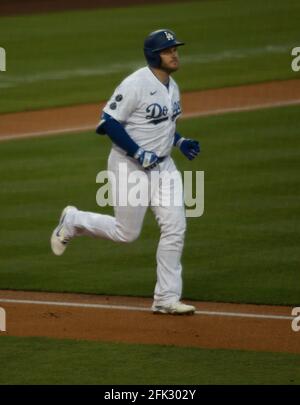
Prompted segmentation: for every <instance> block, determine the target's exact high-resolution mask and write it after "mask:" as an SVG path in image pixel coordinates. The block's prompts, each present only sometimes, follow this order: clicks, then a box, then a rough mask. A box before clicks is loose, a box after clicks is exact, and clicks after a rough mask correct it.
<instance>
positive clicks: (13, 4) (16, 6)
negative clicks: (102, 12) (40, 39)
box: [0, 0, 203, 16]
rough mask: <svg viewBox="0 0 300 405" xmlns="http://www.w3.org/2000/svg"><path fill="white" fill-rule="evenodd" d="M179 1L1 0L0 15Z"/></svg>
mask: <svg viewBox="0 0 300 405" xmlns="http://www.w3.org/2000/svg"><path fill="white" fill-rule="evenodd" d="M202 1H203V0H202ZM176 2H177V3H180V2H182V1H180V0H177V1H176V0H88V1H86V0H42V1H41V0H26V1H24V0H1V2H0V16H7V15H18V14H34V13H49V12H52V11H66V10H80V9H94V8H101V7H109V8H112V7H128V6H137V5H144V4H151V5H153V4H161V3H176Z"/></svg>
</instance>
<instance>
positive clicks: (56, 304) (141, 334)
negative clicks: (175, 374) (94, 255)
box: [0, 291, 300, 353]
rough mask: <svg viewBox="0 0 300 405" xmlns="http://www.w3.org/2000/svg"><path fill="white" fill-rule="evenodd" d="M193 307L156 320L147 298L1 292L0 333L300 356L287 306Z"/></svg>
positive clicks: (299, 340) (299, 339)
mask: <svg viewBox="0 0 300 405" xmlns="http://www.w3.org/2000/svg"><path fill="white" fill-rule="evenodd" d="M193 304H194V305H196V308H197V313H196V314H195V315H193V316H174V315H154V314H152V312H151V311H150V306H151V300H150V299H146V298H129V297H107V296H93V295H83V294H53V293H35V292H34V293H33V292H21V291H19V292H16V291H0V306H1V307H3V308H4V309H5V310H6V316H7V332H5V333H3V332H2V333H1V334H3V335H4V334H6V335H9V336H46V337H52V338H71V339H86V340H98V341H106V342H127V343H142V344H163V345H176V346H190V347H199V348H210V349H212V348H222V349H243V350H257V351H272V352H289V353H300V332H298V333H296V332H293V331H292V328H291V319H292V318H291V308H289V307H277V306H276V307H272V306H255V305H239V304H225V303H207V302H196V303H193Z"/></svg>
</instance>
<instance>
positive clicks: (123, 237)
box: [118, 231, 140, 243]
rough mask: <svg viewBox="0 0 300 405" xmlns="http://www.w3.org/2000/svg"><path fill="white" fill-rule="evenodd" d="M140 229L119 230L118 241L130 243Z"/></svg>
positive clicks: (136, 236)
mask: <svg viewBox="0 0 300 405" xmlns="http://www.w3.org/2000/svg"><path fill="white" fill-rule="evenodd" d="M139 236H140V231H130V232H119V234H118V241H119V242H121V243H132V242H134V241H135V240H137V239H138V237H139Z"/></svg>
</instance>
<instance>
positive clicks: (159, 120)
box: [148, 117, 169, 125]
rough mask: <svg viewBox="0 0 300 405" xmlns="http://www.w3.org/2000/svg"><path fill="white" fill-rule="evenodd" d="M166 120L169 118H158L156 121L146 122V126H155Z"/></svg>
mask: <svg viewBox="0 0 300 405" xmlns="http://www.w3.org/2000/svg"><path fill="white" fill-rule="evenodd" d="M168 119H169V117H164V118H158V119H157V120H152V121H148V124H154V125H157V124H159V123H160V122H163V121H168Z"/></svg>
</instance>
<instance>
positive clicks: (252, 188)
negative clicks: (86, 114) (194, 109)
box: [0, 0, 300, 385]
mask: <svg viewBox="0 0 300 405" xmlns="http://www.w3.org/2000/svg"><path fill="white" fill-rule="evenodd" d="M299 14H300V3H299V1H297V0H286V1H284V2H283V1H281V0H266V1H260V0H253V1H251V2H247V1H245V0H226V1H223V0H210V1H203V2H202V1H201V2H200V1H194V2H190V1H185V2H182V3H181V4H180V3H177V4H174V5H172V6H170V5H159V6H151V5H148V6H141V7H130V8H116V9H99V10H89V11H72V12H63V13H51V14H40V15H32V16H29V15H26V16H17V17H0V47H4V48H5V49H6V54H7V71H6V72H0V114H1V113H5V112H14V111H24V110H34V109H42V108H46V107H53V106H63V105H70V104H81V103H86V102H99V101H100V100H104V99H107V98H108V96H109V95H110V94H111V93H112V91H113V89H114V87H115V86H116V85H117V84H118V83H119V82H120V80H122V79H123V78H124V77H125V76H126V75H127V74H129V73H130V72H132V71H133V70H135V69H136V68H138V67H139V66H143V65H144V64H145V61H144V58H143V53H142V45H143V38H144V37H145V35H146V34H147V33H148V32H150V31H152V30H154V29H156V28H160V27H167V28H170V29H173V30H175V31H176V32H177V34H178V37H179V38H181V39H183V40H184V41H186V43H187V46H185V47H182V48H180V55H181V61H182V68H181V69H180V71H179V72H178V73H176V75H175V79H176V80H177V81H178V83H179V85H180V88H181V90H183V91H188V90H191V91H193V90H198V89H205V88H217V87H223V86H231V85H239V84H245V83H255V82H262V81H270V80H282V79H291V78H299V77H300V76H299V73H294V72H292V70H291V61H292V57H291V50H292V48H294V47H296V46H299V18H298V16H299ZM0 120H1V115H0ZM178 129H179V132H181V133H182V134H183V135H184V136H186V137H192V138H197V139H199V140H200V143H201V146H202V153H201V156H200V158H198V159H196V160H195V161H193V162H192V163H191V162H189V161H187V160H186V159H185V158H184V157H183V156H182V155H181V154H180V153H179V152H178V151H177V150H175V151H174V153H173V157H174V158H175V161H176V163H177V165H178V167H179V168H180V169H181V170H193V171H196V170H203V171H204V172H205V212H204V215H203V216H202V217H200V218H189V219H188V230H187V235H186V243H185V249H184V255H183V265H184V297H185V298H189V299H193V300H208V301H225V302H238V303H240V302H244V303H261V304H275V305H276V304H277V305H278V304H286V305H295V306H297V305H298V306H299V296H300V285H299V282H297V280H298V279H299V261H300V250H299V246H298V244H299V243H298V239H299V236H298V235H299V227H300V217H299V202H300V178H299V172H300V138H299V129H300V126H299V106H295V107H285V108H275V109H267V110H260V111H253V112H243V113H232V114H225V115H220V116H213V117H205V118H197V119H191V120H185V121H182V122H180V123H179V128H178ZM110 146H111V145H110V141H109V140H108V139H107V138H106V137H99V136H97V135H95V134H93V133H92V131H91V132H84V133H76V134H70V135H64V136H53V137H45V138H33V139H23V140H11V141H5V142H1V143H0V178H1V187H0V224H1V225H0V241H1V243H0V257H1V262H0V289H16V290H18V289H20V290H36V291H59V292H84V293H94V294H110V295H134V296H148V297H151V296H152V294H153V288H154V284H155V278H156V274H155V267H156V263H155V251H156V246H157V244H158V240H159V229H158V226H157V224H156V223H155V220H154V218H153V216H152V214H151V212H148V214H147V216H146V219H145V223H144V227H143V231H142V234H141V236H140V238H139V240H137V241H136V242H134V243H133V244H130V245H119V244H114V243H112V242H109V241H102V240H94V239H88V238H78V239H76V240H74V241H72V242H71V245H70V247H69V248H68V249H67V251H66V253H65V255H64V256H63V257H55V256H54V255H53V254H52V253H51V251H50V246H49V239H50V234H51V232H52V229H53V227H54V226H55V225H56V222H57V219H58V216H59V214H60V211H61V209H62V208H63V207H64V206H65V205H67V204H70V203H72V204H74V205H77V206H78V207H80V208H81V209H83V210H91V211H99V212H100V211H101V212H104V213H111V214H112V209H111V208H105V209H100V208H99V207H97V205H96V200H95V197H96V192H97V189H98V188H99V185H97V184H96V175H97V173H98V172H99V171H100V170H104V169H106V161H107V156H108V153H109V150H110ZM0 359H1V366H2V367H0V384H101V385H103V384H189V385H190V384H299V383H300V380H299V375H300V357H299V355H292V354H281V353H256V352H244V351H232V350H202V349H195V348H178V347H167V346H154V345H145V346H142V345H127V344H122V343H120V344H110V343H103V342H86V341H75V340H74V341H71V340H54V339H45V338H41V339H40V338H16V337H7V336H2V335H1V336H0ZM28 364H30V371H29V369H28ZM178 365H180V367H179V366H178ZM141 370H142V372H141Z"/></svg>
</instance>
